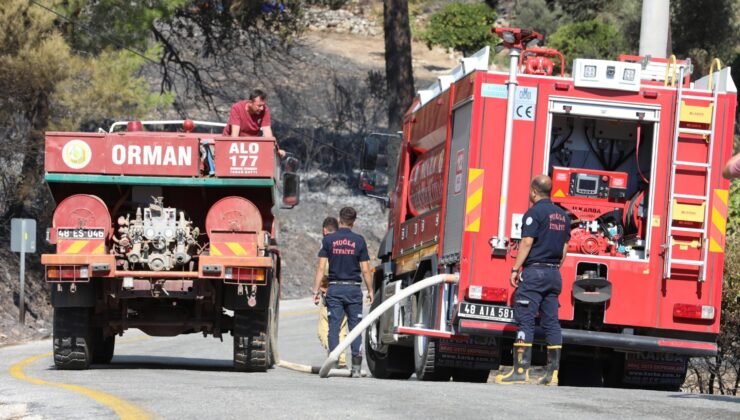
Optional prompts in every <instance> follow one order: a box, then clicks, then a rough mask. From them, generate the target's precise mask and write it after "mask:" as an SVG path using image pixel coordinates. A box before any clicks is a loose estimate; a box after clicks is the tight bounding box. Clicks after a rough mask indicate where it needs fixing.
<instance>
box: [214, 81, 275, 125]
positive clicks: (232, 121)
mask: <svg viewBox="0 0 740 420" xmlns="http://www.w3.org/2000/svg"><path fill="white" fill-rule="evenodd" d="M266 100H267V94H266V93H265V92H263V91H262V90H260V89H255V90H253V91H252V92H251V93H250V94H249V99H245V100H243V101H239V102H237V103H235V104H234V105H233V106H232V107H231V112H230V113H229V121H228V123H227V124H226V127H224V133H223V134H224V136H232V137H243V136H264V137H272V126H271V125H272V121H271V120H270V108H268V107H267V104H266V103H265V101H266Z"/></svg>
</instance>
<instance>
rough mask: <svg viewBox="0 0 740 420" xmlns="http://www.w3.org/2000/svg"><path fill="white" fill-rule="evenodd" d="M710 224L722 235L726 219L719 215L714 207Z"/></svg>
mask: <svg viewBox="0 0 740 420" xmlns="http://www.w3.org/2000/svg"><path fill="white" fill-rule="evenodd" d="M712 224H713V225H714V226H716V227H717V229H719V231H720V233H722V234H723V235H724V233H725V231H726V229H727V219H725V217H724V216H722V214H720V212H719V210H717V208H716V207H714V208H712Z"/></svg>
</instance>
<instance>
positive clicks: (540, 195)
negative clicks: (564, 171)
mask: <svg viewBox="0 0 740 420" xmlns="http://www.w3.org/2000/svg"><path fill="white" fill-rule="evenodd" d="M551 190H552V180H551V179H550V177H548V176H547V175H539V176H537V177H535V178H534V179H533V180H532V183H531V184H530V188H529V200H530V201H531V202H532V203H534V204H533V205H532V207H531V208H530V209H529V210H528V211H527V212H526V213H524V216H523V217H522V240H521V242H520V243H519V252H518V254H517V256H516V261H515V262H514V267H513V268H512V269H511V285H512V286H513V287H516V288H517V289H516V294H515V296H514V301H515V303H514V319H515V320H516V323H517V325H518V327H519V330H518V332H517V337H516V341H515V343H514V367H513V368H512V370H511V372H509V373H507V374H505V375H498V376H497V377H496V382H497V383H500V384H519V383H526V382H527V381H528V380H529V367H530V365H531V362H532V342H533V341H534V324H535V317H536V316H537V312H539V313H540V325H541V326H542V328H543V329H544V330H545V340H546V341H547V368H546V370H545V375H544V376H543V377H542V378H540V380H539V381H538V382H539V383H540V384H541V385H557V383H558V370H559V368H560V350H561V348H562V343H563V338H562V335H561V331H560V321H559V320H558V307H559V304H558V296H560V291H561V289H562V286H563V280H562V278H561V277H560V266H561V265H562V263H563V261H564V260H565V254H566V252H567V250H568V241H569V240H570V217H569V216H568V215H567V214H566V213H565V211H564V210H563V209H561V208H560V207H558V206H556V205H554V204H553V203H552V202H551V201H550V191H551ZM519 269H522V271H521V273H520V272H519Z"/></svg>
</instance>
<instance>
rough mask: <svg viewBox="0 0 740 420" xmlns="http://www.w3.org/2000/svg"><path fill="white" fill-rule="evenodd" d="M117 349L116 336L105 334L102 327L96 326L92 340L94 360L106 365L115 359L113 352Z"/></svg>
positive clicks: (96, 362)
mask: <svg viewBox="0 0 740 420" xmlns="http://www.w3.org/2000/svg"><path fill="white" fill-rule="evenodd" d="M115 349H116V336H115V335H112V336H109V337H106V336H105V335H103V329H102V328H96V329H95V330H94V331H93V342H92V362H93V363H95V364H101V365H106V364H108V363H110V361H111V360H112V359H113V353H114V352H115Z"/></svg>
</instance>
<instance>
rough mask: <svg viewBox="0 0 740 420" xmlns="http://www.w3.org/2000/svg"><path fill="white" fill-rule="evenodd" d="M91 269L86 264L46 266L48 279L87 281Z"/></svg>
mask: <svg viewBox="0 0 740 420" xmlns="http://www.w3.org/2000/svg"><path fill="white" fill-rule="evenodd" d="M89 278H90V269H89V268H88V266H86V265H51V266H47V267H46V280H47V281H75V280H84V281H87V280H88V279H89Z"/></svg>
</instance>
